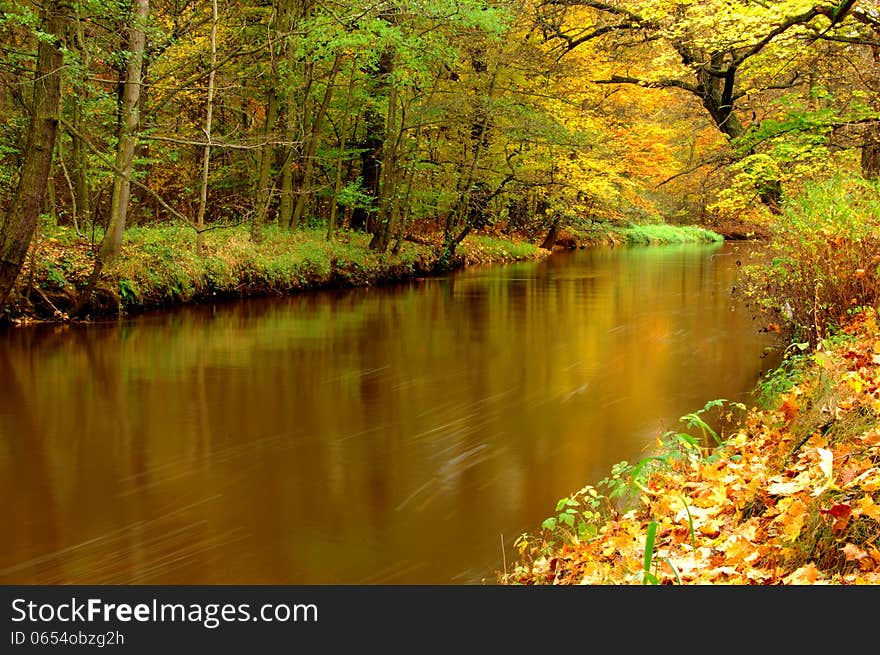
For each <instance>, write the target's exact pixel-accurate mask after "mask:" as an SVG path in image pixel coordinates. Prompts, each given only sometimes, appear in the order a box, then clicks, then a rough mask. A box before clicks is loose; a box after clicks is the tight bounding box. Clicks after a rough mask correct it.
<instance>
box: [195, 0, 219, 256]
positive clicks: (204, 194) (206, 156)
mask: <svg viewBox="0 0 880 655" xmlns="http://www.w3.org/2000/svg"><path fill="white" fill-rule="evenodd" d="M216 68H217V0H211V70H210V71H209V72H208V98H207V105H208V106H207V109H206V110H205V127H204V130H205V149H204V151H203V152H202V184H201V189H200V192H199V212H198V215H197V216H196V229H197V230H198V234H197V236H196V249H197V250H198V251H199V252H201V251H202V248H203V247H204V241H205V237H204V230H205V210H206V208H207V206H208V173H209V172H210V169H211V124H212V122H213V117H214V77H215V73H216Z"/></svg>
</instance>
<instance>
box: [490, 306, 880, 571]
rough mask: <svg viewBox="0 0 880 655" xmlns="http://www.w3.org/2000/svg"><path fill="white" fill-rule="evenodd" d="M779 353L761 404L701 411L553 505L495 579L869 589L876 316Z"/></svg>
mask: <svg viewBox="0 0 880 655" xmlns="http://www.w3.org/2000/svg"><path fill="white" fill-rule="evenodd" d="M804 345H805V344H804ZM791 351H792V354H791V355H790V357H788V358H787V359H786V360H784V363H783V365H782V366H781V367H780V368H779V369H778V370H776V371H775V372H774V373H773V374H771V375H770V376H768V377H767V378H766V379H765V380H764V381H763V382H762V383H761V385H760V386H759V389H758V391H759V392H760V393H759V397H761V398H763V403H762V405H761V406H756V407H752V408H746V407H744V406H739V405H727V404H724V403H721V402H720V401H718V402H713V403H710V404H709V405H707V407H706V408H704V409H702V410H699V411H696V412H694V413H692V414H690V415H688V416H686V417H684V418H683V419H682V424H681V429H680V430H674V431H670V432H667V433H666V434H664V435H662V436H661V437H659V438H658V441H657V447H656V451H655V452H653V453H652V454H651V455H650V456H648V457H646V458H645V459H643V460H642V461H640V462H638V463H636V464H630V463H627V462H622V463H620V464H618V465H617V466H615V467H614V469H613V470H612V471H611V472H610V473H609V476H608V477H607V478H606V479H605V480H603V481H601V482H600V483H598V484H597V485H595V486H588V487H585V488H584V489H581V490H580V491H578V492H577V493H574V494H572V496H571V497H569V498H563V499H562V500H560V502H559V504H558V506H557V508H556V513H555V514H554V515H553V516H551V517H549V518H548V519H547V520H546V521H544V523H543V525H542V527H541V530H540V532H538V533H535V534H530V535H523V536H522V537H521V538H520V539H519V540H518V542H517V547H518V549H519V551H520V558H521V559H520V563H519V564H518V566H517V567H516V569H515V570H514V571H511V572H509V573H507V574H500V581H501V582H502V583H504V584H646V583H651V584H878V583H880V426H878V424H880V420H878V417H880V329H878V321H877V315H876V312H875V311H874V310H870V309H869V310H865V311H863V312H861V313H859V314H858V315H857V316H856V317H855V318H854V319H852V320H851V322H850V323H849V324H848V325H847V326H846V328H845V329H843V330H842V331H841V332H839V333H838V334H837V336H835V337H834V338H833V339H832V340H830V341H826V342H824V343H822V344H820V346H819V348H818V349H816V350H815V351H808V350H801V348H800V347H798V346H794V347H792V348H791ZM710 413H712V414H714V415H715V416H716V417H718V418H719V420H720V425H722V426H724V425H727V426H729V427H730V432H729V433H725V431H724V429H723V428H721V429H719V428H718V424H716V427H715V428H713V427H710V423H713V424H714V422H713V421H709V420H707V419H708V416H709V414H710Z"/></svg>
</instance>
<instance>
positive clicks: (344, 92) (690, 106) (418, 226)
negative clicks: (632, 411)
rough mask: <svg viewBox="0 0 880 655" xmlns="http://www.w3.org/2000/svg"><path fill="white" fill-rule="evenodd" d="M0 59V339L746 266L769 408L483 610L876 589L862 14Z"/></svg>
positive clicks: (67, 28) (607, 512)
mask: <svg viewBox="0 0 880 655" xmlns="http://www.w3.org/2000/svg"><path fill="white" fill-rule="evenodd" d="M0 35H2V39H0V220H2V224H0V323H2V324H5V325H7V326H8V325H18V324H24V323H30V322H44V321H45V322H54V323H67V322H72V321H73V322H75V321H80V320H88V319H89V318H91V317H99V316H108V315H109V316H119V315H123V314H125V313H126V312H128V311H135V310H138V309H144V308H147V307H159V308H161V307H166V306H170V305H174V304H182V303H186V302H189V301H193V300H199V299H204V298H208V297H216V296H223V297H242V296H248V295H268V294H275V295H284V294H289V293H290V292H292V291H299V290H303V289H309V288H315V287H319V286H369V285H371V284H374V283H377V282H382V281H388V280H396V279H408V278H413V277H418V276H426V275H430V274H432V273H438V272H446V271H450V270H452V269H454V268H457V267H461V266H464V265H466V264H469V263H474V262H500V261H511V260H529V259H540V258H544V257H547V256H548V255H549V254H550V253H551V252H552V251H554V250H558V249H566V248H568V249H578V248H585V247H587V248H588V247H591V246H595V245H597V244H608V243H610V244H621V243H636V242H656V241H663V240H697V241H712V240H722V239H725V238H726V239H728V240H751V239H755V240H760V241H761V242H762V243H763V244H765V245H766V248H767V250H768V252H769V253H770V257H768V258H767V261H766V262H764V263H761V264H759V265H749V266H743V271H742V273H743V280H742V282H741V283H740V284H738V286H737V289H738V293H739V294H740V296H741V297H742V298H744V299H745V300H746V301H748V302H749V303H750V306H751V307H753V308H754V309H755V312H756V313H758V314H760V315H761V317H762V320H763V325H764V326H765V327H764V331H765V332H768V331H769V332H774V333H779V334H781V335H783V336H784V338H785V339H786V343H787V344H788V348H787V349H786V359H785V360H784V362H783V364H782V366H781V367H780V368H779V369H778V370H777V371H776V372H775V374H774V375H775V377H770V378H769V379H767V380H765V381H764V382H763V384H764V387H763V388H764V389H765V390H767V391H768V393H769V392H772V393H769V396H771V397H772V398H773V399H774V402H773V403H770V404H769V405H768V406H767V407H765V408H763V409H762V410H761V411H758V410H754V411H755V412H757V413H747V412H746V411H745V410H746V408H745V407H741V408H734V409H731V410H730V413H729V414H728V416H730V415H732V414H735V413H736V412H738V411H740V410H742V412H743V416H742V417H741V418H742V421H744V423H743V422H742V421H741V422H739V423H737V424H736V426H734V427H732V428H731V429H732V431H733V432H732V433H731V435H727V436H730V440H727V438H726V437H725V435H722V434H720V432H716V430H717V426H716V425H714V424H713V426H710V424H709V423H708V422H706V421H704V418H705V417H704V416H703V414H702V413H700V412H696V413H694V414H691V415H690V419H689V421H688V423H687V425H688V427H689V429H690V430H691V432H674V431H673V432H670V433H668V434H667V435H665V437H664V439H661V440H660V443H658V447H659V448H660V450H661V454H660V455H657V456H655V457H653V458H651V459H650V462H641V463H639V464H638V465H629V464H626V463H624V464H623V465H621V466H620V467H619V468H617V469H615V472H614V474H613V475H611V476H610V477H609V478H607V479H606V480H605V482H606V489H605V490H604V491H601V493H600V490H598V487H595V486H588V487H584V489H582V490H581V491H579V492H577V493H575V494H573V495H571V496H569V497H566V498H563V499H562V500H561V501H560V505H559V506H558V507H557V514H555V515H554V516H553V517H550V518H549V519H548V520H547V521H545V523H544V525H543V526H542V532H540V533H539V534H538V533H536V535H531V536H528V535H523V538H522V539H521V540H519V541H518V542H517V543H518V548H519V554H520V556H521V557H522V558H523V562H524V563H523V564H521V565H520V567H519V568H518V569H517V570H516V572H513V571H506V572H505V573H504V574H503V575H502V576H501V579H502V581H503V582H505V583H517V584H519V583H524V584H543V583H547V582H552V583H562V584H568V583H577V582H583V581H587V582H595V581H601V582H603V583H604V582H608V581H609V580H610V581H612V582H614V583H620V582H632V581H637V582H645V581H649V582H653V583H676V582H678V583H681V582H687V581H696V582H701V581H702V582H705V581H725V582H730V581H734V582H745V583H756V582H757V583H762V584H763V583H777V582H787V583H800V582H805V581H807V582H815V581H816V580H819V581H823V580H831V581H834V582H840V581H844V582H846V583H853V582H868V583H875V582H877V575H878V571H880V550H878V548H880V542H878V537H880V532H878V527H877V526H878V525H880V511H878V509H877V507H878V505H877V504H875V503H880V498H878V496H877V493H878V490H880V486H878V481H880V477H878V473H877V471H878V469H877V464H876V462H877V461H878V460H877V457H878V449H880V440H878V439H877V431H876V428H875V427H874V426H875V425H876V420H875V418H876V413H877V412H880V406H878V405H877V403H878V401H877V397H878V394H880V391H878V384H880V376H878V375H877V371H876V370H875V369H876V366H877V365H878V364H880V354H877V353H880V339H878V336H880V333H878V328H877V325H876V320H875V319H874V314H873V312H874V311H875V310H876V308H877V305H878V300H880V298H878V289H880V286H878V284H880V281H878V278H880V234H878V228H880V195H878V192H880V186H878V185H880V181H878V178H880V3H878V2H875V1H873V0H843V1H821V0H606V1H603V2H599V1H595V2H594V1H589V0H584V1H577V0H464V1H456V2H452V1H448V0H433V1H431V2H426V1H424V0H400V1H384V0H377V1H370V0H368V1H363V0H357V1H348V0H339V1H337V0H327V1H319V0H289V1H285V2H282V1H281V0H114V1H111V2H107V1H96V0H40V1H33V2H30V1H23V0H15V1H10V0H0ZM737 263H738V264H739V262H737ZM854 321H855V322H854ZM789 355H791V357H789ZM829 379H831V380H834V381H835V383H834V384H835V385H840V386H834V385H831V386H829V384H830V383H828V384H826V382H827V381H828V380H829ZM709 409H713V410H715V409H717V408H716V407H715V406H710V405H707V406H706V411H708V410H709ZM829 416H830V417H831V418H829ZM866 417H868V418H866ZM871 417H875V418H871ZM869 419H870V420H869ZM743 426H746V427H743ZM835 426H837V427H835ZM838 428H839V429H838ZM695 434H696V435H697V436H694V435H695ZM780 434H782V435H783V436H782V437H781V439H780V438H779V435H780ZM708 436H711V437H713V438H714V440H715V442H716V443H715V444H714V445H716V446H722V445H723V446H724V447H725V448H728V449H732V450H731V452H733V451H735V453H736V457H735V459H734V460H726V459H724V460H722V461H725V462H728V464H727V466H728V469H726V470H722V468H723V467H722V466H721V465H719V464H718V462H719V459H718V457H719V452H720V451H715V450H714V449H710V448H708V447H707V446H706V444H705V443H702V442H700V443H698V442H699V441H700V439H706V438H707V437H708ZM697 437H699V439H698V438H697ZM762 440H766V443H764V442H763V441H762ZM762 444H763V445H762ZM759 451H760V452H759ZM725 452H727V451H725ZM771 456H772V457H771ZM759 457H760V458H764V459H760V462H761V465H760V466H759V465H758V464H757V462H758V461H759V459H758V458H759ZM768 457H769V458H771V459H772V458H774V457H775V458H776V459H775V460H773V461H774V462H776V464H778V466H779V467H780V468H779V470H778V471H776V472H774V473H768V472H767V471H765V470H764V468H761V467H766V466H769V465H768V464H767V460H766V458H768ZM840 460H843V461H845V462H847V464H846V465H845V466H843V467H842V468H840V467H839V465H838V463H837V462H838V461H840ZM731 461H732V462H735V463H736V464H735V465H733V464H730V463H729V462H731ZM831 462H834V468H833V470H832V464H831ZM749 466H754V467H755V468H754V469H752V468H748V467H749ZM737 467H740V468H737ZM733 469H736V470H737V471H740V474H741V475H746V476H748V477H749V478H750V479H753V480H755V482H754V484H752V483H747V484H744V486H736V485H733V486H731V482H730V481H731V479H732V478H729V477H726V476H728V474H730V471H731V470H733ZM694 471H697V473H696V475H697V478H693V477H688V475H690V474H692V473H694ZM688 472H690V473H688ZM731 475H732V474H731ZM762 476H763V477H762ZM774 476H775V477H774ZM761 481H763V482H764V483H766V484H767V485H769V486H765V487H763V488H762V489H763V491H761V492H760V493H759V492H758V491H756V488H755V486H754V485H758V484H760V483H761ZM624 483H626V484H624ZM767 489H769V491H767ZM687 494H690V496H689V497H690V498H691V501H689V502H688V501H685V502H684V503H683V504H681V503H679V504H678V505H676V503H675V502H673V501H672V500H670V499H671V498H681V497H685V496H687ZM829 494H830V495H829ZM835 494H836V495H835ZM622 498H629V499H630V500H634V501H636V503H638V502H639V499H641V510H640V511H641V513H640V514H638V515H637V516H636V518H635V519H633V516H634V515H632V514H626V513H624V512H623V511H622V510H621V508H620V505H619V501H620V499H622ZM658 499H662V501H661V500H658ZM701 502H703V504H700V503H701ZM661 515H662V516H665V517H666V518H659V517H660V516H661ZM627 517H628V518H627ZM600 518H601V522H600ZM609 521H610V523H609ZM734 524H736V526H737V527H736V530H737V531H740V532H737V534H739V535H740V536H741V540H740V541H738V542H737V541H736V540H735V539H734V540H733V541H731V540H730V539H728V541H726V542H725V546H724V547H723V548H722V547H720V546H718V543H719V542H718V540H719V539H721V537H720V536H719V535H722V536H724V537H726V536H728V535H729V533H730V532H729V530H730V529H733V528H732V527H731V526H733V525H734ZM600 525H602V526H605V527H602V528H600V527H599V526H600ZM609 525H611V526H612V527H611V528H608V526H609ZM743 526H745V527H743ZM536 527H537V526H536ZM808 533H809V537H806V536H805V535H807V534H808ZM602 534H605V535H606V536H607V535H611V536H607V538H605V539H604V540H603V539H599V538H598V537H599V536H600V535H602ZM646 535H647V537H646ZM743 535H746V536H743ZM756 535H757V536H756ZM777 538H778V540H779V544H778V549H776V548H775V547H771V546H770V545H768V544H769V543H771V542H772V539H777ZM700 539H709V540H713V539H714V540H716V541H714V542H712V543H713V545H711V546H701V545H700V544H699V543H698V541H699V540H700ZM768 539H769V540H770V541H768ZM798 539H804V541H798ZM734 542H735V543H734ZM746 542H748V543H749V544H752V545H754V544H760V546H757V545H755V547H754V549H749V548H747V547H746V546H745V545H744V544H745V543H746ZM661 547H662V548H666V549H667V551H664V552H666V554H665V555H664V557H662V558H661V557H660V556H659V555H657V553H656V552H655V550H656V551H657V552H659V550H657V549H660V548H661ZM823 549H827V552H826V550H823ZM722 551H723V552H722ZM816 552H821V553H824V555H822V556H819V557H814V555H815V553H816ZM698 555H699V562H703V563H702V564H700V563H698ZM722 555H723V556H722ZM728 555H729V559H725V558H724V557H727V556H728ZM661 560H662V561H661ZM684 561H686V562H687V565H686V566H685V565H684V564H682V562H684ZM731 562H736V563H737V564H732V563H731ZM742 562H746V563H748V564H749V566H751V567H752V573H751V574H749V575H752V577H751V578H748V576H746V574H744V573H742V572H741V571H740V570H737V571H736V572H735V573H732V572H731V571H733V570H734V567H735V566H736V565H738V564H741V563H742ZM621 571H623V573H621Z"/></svg>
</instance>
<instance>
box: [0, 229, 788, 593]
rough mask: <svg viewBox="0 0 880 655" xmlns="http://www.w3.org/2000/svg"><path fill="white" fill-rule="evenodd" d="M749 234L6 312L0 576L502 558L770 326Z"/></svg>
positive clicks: (372, 579)
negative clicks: (193, 297) (324, 284)
mask: <svg viewBox="0 0 880 655" xmlns="http://www.w3.org/2000/svg"><path fill="white" fill-rule="evenodd" d="M747 255H748V249H747V246H745V245H742V244H733V243H728V244H725V245H723V246H721V247H718V246H687V247H682V246H674V247H651V248H633V249H607V250H606V249H597V250H590V251H579V252H575V253H566V254H560V255H554V256H553V257H551V258H550V259H549V260H546V261H543V262H540V263H528V264H513V265H507V266H493V267H487V268H481V269H474V270H468V271H464V272H460V273H457V274H453V275H449V276H446V277H439V278H432V279H426V280H422V281H415V282H412V283H408V284H403V285H398V286H393V287H380V288H370V289H359V290H349V291H340V292H317V293H309V294H302V295H298V296H294V297H290V298H283V299H278V298H276V299H262V300H250V301H242V302H235V303H230V304H222V305H217V306H204V307H197V308H187V309H183V310H179V311H174V312H171V313H163V314H155V315H147V316H140V317H137V318H134V319H131V320H125V321H123V322H120V323H115V322H114V323H111V324H106V325H93V326H88V327H83V326H68V327H45V328H43V327H40V328H34V329H30V328H29V329H16V330H11V331H8V332H6V333H0V498H2V504H0V522H2V525H3V526H4V527H3V533H4V534H3V538H2V539H0V583H2V584H13V583H25V584H34V583H36V584H48V583H62V584H67V583H80V584H105V583H121V584H131V583H147V584H183V583H186V584H226V583H228V584H330V583H333V584H336V583H341V584H349V583H350V584H362V583H363V584H374V583H383V584H385V583H388V584H392V583H395V584H396V583H403V584H408V583H419V584H422V583H439V584H470V583H480V582H481V581H482V580H484V579H485V580H486V581H487V582H493V581H494V580H495V577H494V572H495V571H497V570H499V569H501V568H502V566H503V561H504V559H503V555H502V542H503V543H504V544H505V550H506V558H507V562H508V564H510V562H511V561H512V560H513V558H514V554H513V549H512V546H511V544H512V542H513V540H514V539H515V538H516V537H517V535H519V534H520V533H522V532H523V531H526V530H532V529H534V528H536V527H537V526H538V525H539V524H540V522H541V521H542V520H543V519H544V518H545V517H546V516H548V515H549V514H550V513H551V512H552V510H553V507H554V505H555V501H556V500H557V499H558V498H560V497H561V496H564V495H566V494H567V493H569V492H570V491H573V490H575V489H578V488H580V487H581V486H583V485H584V484H585V483H588V482H595V481H597V480H598V479H600V478H602V477H603V476H604V475H605V474H606V473H607V471H608V469H609V468H610V467H611V465H612V464H614V463H615V462H617V461H620V460H622V459H629V460H632V459H634V458H638V457H640V456H641V455H643V454H644V453H645V452H646V451H645V449H646V448H648V447H649V446H650V445H651V444H652V443H653V442H654V440H655V438H656V437H657V435H658V434H659V433H660V432H661V431H663V430H665V429H668V428H670V427H674V426H675V424H676V420H677V418H678V417H680V416H681V415H682V414H685V413H687V412H690V411H693V410H695V409H698V408H700V407H702V406H703V405H704V404H705V403H706V401H708V400H711V399H714V398H728V399H737V400H746V399H747V395H746V394H747V392H748V391H749V390H750V389H751V388H753V386H754V384H755V382H756V381H757V379H758V376H759V375H760V373H761V371H763V370H764V369H765V368H766V367H767V366H768V362H769V361H771V360H772V356H771V357H766V356H765V355H766V352H767V348H768V347H770V346H771V345H772V343H773V340H772V339H771V338H770V337H769V336H768V335H766V334H763V333H760V332H759V331H758V328H759V326H758V325H757V324H755V323H754V322H753V321H752V319H751V316H750V314H749V312H748V311H747V310H746V309H745V308H744V307H741V306H739V305H737V304H735V303H734V301H733V300H732V298H731V294H730V290H731V287H732V285H734V284H735V283H736V279H737V274H738V270H739V269H738V266H737V261H738V260H741V261H745V259H746V257H747Z"/></svg>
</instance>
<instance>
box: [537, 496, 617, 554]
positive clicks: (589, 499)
mask: <svg viewBox="0 0 880 655" xmlns="http://www.w3.org/2000/svg"><path fill="white" fill-rule="evenodd" d="M606 507H607V499H606V498H605V497H603V496H602V495H601V494H599V492H598V491H597V490H596V489H595V487H592V486H589V485H588V486H586V487H584V488H583V489H580V490H579V491H577V492H576V493H574V494H572V495H571V496H567V497H565V498H560V499H559V501H558V502H557V503H556V515H555V516H551V517H549V518H546V519H544V522H543V523H541V527H542V528H543V529H544V530H545V531H547V532H548V533H549V534H550V535H551V538H553V537H556V538H562V539H564V540H567V541H571V542H573V543H578V542H579V541H583V540H586V539H592V538H593V537H595V536H596V535H597V534H598V533H599V525H600V524H601V521H602V520H603V518H604V517H605V516H607V511H606Z"/></svg>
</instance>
